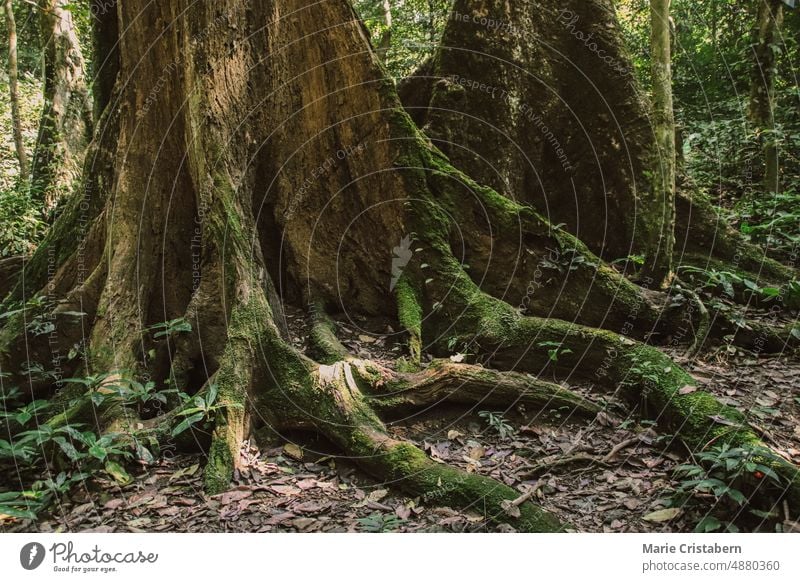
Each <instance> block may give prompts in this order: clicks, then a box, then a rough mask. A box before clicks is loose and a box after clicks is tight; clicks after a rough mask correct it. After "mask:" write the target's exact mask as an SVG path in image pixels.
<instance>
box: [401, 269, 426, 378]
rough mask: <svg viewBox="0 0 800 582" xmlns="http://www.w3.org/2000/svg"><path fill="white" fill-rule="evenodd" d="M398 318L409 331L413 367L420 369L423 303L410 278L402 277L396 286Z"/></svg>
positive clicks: (409, 346)
mask: <svg viewBox="0 0 800 582" xmlns="http://www.w3.org/2000/svg"><path fill="white" fill-rule="evenodd" d="M395 293H396V296H397V318H398V320H399V321H400V325H401V326H402V327H403V329H405V330H406V331H407V332H408V353H409V360H410V364H411V368H412V369H419V366H420V363H421V361H422V304H421V302H420V298H419V293H418V292H417V290H416V289H415V288H414V286H413V285H412V284H411V282H410V281H409V280H408V277H406V276H403V277H400V279H399V281H398V282H397V286H396V287H395Z"/></svg>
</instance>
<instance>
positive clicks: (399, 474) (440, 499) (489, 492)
mask: <svg viewBox="0 0 800 582" xmlns="http://www.w3.org/2000/svg"><path fill="white" fill-rule="evenodd" d="M373 445H374V448H373V453H372V455H371V456H370V457H368V458H366V459H364V460H363V461H362V465H363V466H365V467H366V468H367V469H368V470H369V471H370V472H372V473H373V474H375V475H376V476H378V477H379V478H381V479H384V480H387V481H388V482H389V483H391V484H393V485H395V486H397V487H399V488H400V489H402V490H403V491H405V492H406V493H408V494H409V495H413V496H418V497H419V498H420V499H421V501H422V502H423V503H429V504H436V505H449V506H453V507H460V508H463V509H469V510H472V511H475V512H477V513H480V514H482V515H483V516H484V517H485V519H486V520H487V521H489V522H491V523H495V524H497V523H507V524H509V525H511V526H512V527H514V528H515V529H516V530H517V531H521V532H555V531H560V530H562V529H563V527H564V526H563V525H562V524H561V523H560V522H559V521H558V519H557V518H556V517H555V516H553V515H552V514H550V513H548V512H546V511H544V510H543V509H542V508H541V507H539V506H537V505H535V504H533V503H530V502H527V501H526V502H524V503H521V504H519V505H515V504H514V502H515V501H516V500H517V499H519V498H520V497H521V494H520V493H519V492H518V491H516V490H514V489H512V488H511V487H508V486H506V485H503V484H502V483H500V482H499V481H495V480H494V479H491V478H489V477H482V476H480V475H475V474H474V473H466V472H464V471H461V470H459V469H456V468H454V467H450V466H448V465H442V464H439V463H435V462H433V461H432V460H431V459H429V458H428V457H427V455H425V453H424V452H422V451H421V450H420V449H419V448H417V447H415V446H414V445H412V444H410V443H407V442H400V441H396V440H394V439H390V438H386V437H383V436H379V437H378V438H375V440H374V442H373Z"/></svg>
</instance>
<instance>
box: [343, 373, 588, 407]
mask: <svg viewBox="0 0 800 582" xmlns="http://www.w3.org/2000/svg"><path fill="white" fill-rule="evenodd" d="M353 364H354V366H360V367H361V368H362V369H363V368H366V374H369V373H372V374H373V375H374V374H375V373H376V372H375V371H374V370H371V369H370V364H364V363H359V362H354V363H353ZM360 375H361V376H362V377H363V376H364V375H365V372H364V371H361V373H360ZM372 386H379V387H380V389H379V390H373V391H372V392H371V393H370V394H369V396H370V397H371V399H370V401H369V402H370V404H371V405H372V406H373V407H375V408H376V409H378V410H379V411H381V412H385V413H389V414H392V413H399V412H402V413H404V412H407V411H409V410H415V409H420V408H426V407H430V406H435V405H436V404H440V403H442V402H454V403H458V404H468V405H478V404H480V405H484V406H497V407H512V406H515V405H517V404H524V405H525V406H526V407H528V409H533V410H559V411H561V412H566V413H568V414H576V415H579V416H583V417H593V416H595V415H597V413H598V412H600V411H601V410H602V408H601V407H600V406H598V405H597V404H595V403H594V402H592V401H590V400H588V399H586V398H584V397H582V396H581V395H579V394H576V393H575V392H572V391H570V390H568V389H566V388H563V387H562V386H559V385H558V384H553V383H550V382H544V381H542V380H538V379H536V378H534V377H532V376H530V375H526V374H517V373H514V372H498V371H496V370H490V369H487V368H482V367H480V366H473V365H469V364H458V363H453V362H450V361H448V360H436V361H434V362H433V363H431V365H430V366H429V367H428V368H426V369H425V370H424V371H422V372H418V373H414V374H393V375H392V376H390V377H389V379H388V380H387V381H385V382H380V381H373V383H372Z"/></svg>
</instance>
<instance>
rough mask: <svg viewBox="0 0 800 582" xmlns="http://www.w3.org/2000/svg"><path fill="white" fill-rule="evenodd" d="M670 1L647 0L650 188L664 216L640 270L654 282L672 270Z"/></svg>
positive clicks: (660, 281) (662, 281) (661, 282)
mask: <svg viewBox="0 0 800 582" xmlns="http://www.w3.org/2000/svg"><path fill="white" fill-rule="evenodd" d="M670 1H671V0H651V2H650V51H651V59H652V60H651V76H652V80H653V132H654V134H655V138H656V146H657V150H656V152H657V155H656V156H655V159H654V160H653V161H654V165H653V168H652V172H653V188H654V191H655V193H656V195H659V194H660V195H661V196H663V200H664V203H663V211H664V216H663V218H662V220H660V221H659V224H660V225H661V228H660V232H659V231H655V232H654V233H653V235H656V236H657V237H658V238H657V239H656V240H654V241H652V243H651V245H650V249H651V250H652V251H654V252H652V254H651V255H650V256H648V257H646V258H645V264H644V272H645V275H646V276H649V277H651V278H652V279H653V280H654V281H656V282H657V284H659V285H661V286H663V285H665V284H667V283H669V280H670V278H671V271H672V250H673V247H674V244H675V234H674V228H675V115H674V112H673V105H672V35H671V34H670V32H671V31H670V19H669V9H670Z"/></svg>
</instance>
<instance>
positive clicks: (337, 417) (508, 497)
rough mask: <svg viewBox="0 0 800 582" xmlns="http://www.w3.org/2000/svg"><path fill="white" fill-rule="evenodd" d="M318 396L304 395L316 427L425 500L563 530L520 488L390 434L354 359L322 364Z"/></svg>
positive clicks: (533, 527) (522, 526) (532, 527)
mask: <svg viewBox="0 0 800 582" xmlns="http://www.w3.org/2000/svg"><path fill="white" fill-rule="evenodd" d="M313 376H314V383H313V388H312V393H311V394H309V396H311V397H312V398H311V399H310V401H307V400H304V402H306V403H307V404H308V405H309V406H310V407H311V410H309V411H308V412H309V413H311V415H312V417H314V418H316V419H318V420H317V421H316V428H317V430H319V432H320V433H322V434H324V435H325V436H327V437H328V438H329V439H330V440H332V441H333V442H334V443H336V444H338V445H339V446H340V447H341V449H342V450H343V451H345V452H346V453H347V454H350V455H353V456H354V457H355V460H356V461H357V462H358V464H359V465H361V466H362V467H363V468H364V469H366V470H367V471H368V472H370V473H371V474H373V475H374V476H375V477H377V478H379V479H382V480H384V481H386V482H387V483H388V484H390V485H394V486H395V487H398V488H400V489H401V490H403V491H405V492H406V493H408V494H409V495H413V496H418V497H420V498H421V500H422V501H423V502H436V503H437V504H445V505H453V506H456V507H461V508H469V509H472V510H475V511H477V512H479V513H482V514H483V515H484V516H485V517H486V519H487V520H489V521H490V522H494V523H501V522H502V523H509V524H511V525H512V526H513V527H515V528H517V529H518V530H520V531H527V532H536V531H557V530H559V529H561V525H560V523H559V522H558V520H557V519H556V518H555V517H553V516H552V515H550V514H548V513H547V512H545V511H543V510H542V509H541V508H540V507H538V506H536V505H534V504H532V503H529V502H525V503H521V504H520V505H519V506H518V510H519V511H518V512H516V511H513V510H509V509H508V507H509V504H510V503H512V502H513V501H514V500H516V499H518V498H519V496H520V495H519V493H518V492H517V491H515V490H514V489H512V488H510V487H508V486H506V485H503V484H501V483H499V482H498V481H495V480H494V479H491V478H488V477H482V476H479V475H475V474H470V473H466V472H464V471H461V470H459V469H456V468H453V467H450V466H447V465H442V464H439V463H436V462H434V461H433V460H431V459H430V458H428V456H427V455H425V453H424V452H423V451H421V450H420V449H419V448H417V447H416V446H414V445H413V444H411V443H408V442H403V441H398V440H397V439H394V438H391V437H390V436H388V435H387V434H386V433H385V431H384V428H383V425H382V423H381V422H380V421H379V420H378V419H377V417H376V416H375V415H374V414H373V413H372V412H371V410H370V408H369V406H368V405H367V403H366V401H365V399H364V398H363V396H362V394H361V392H360V390H359V388H358V385H357V382H356V380H355V376H354V373H353V367H352V366H351V364H350V363H347V362H339V363H337V364H334V365H332V366H324V365H323V366H320V367H319V369H318V370H317V371H316V372H315V373H314V374H313Z"/></svg>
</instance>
